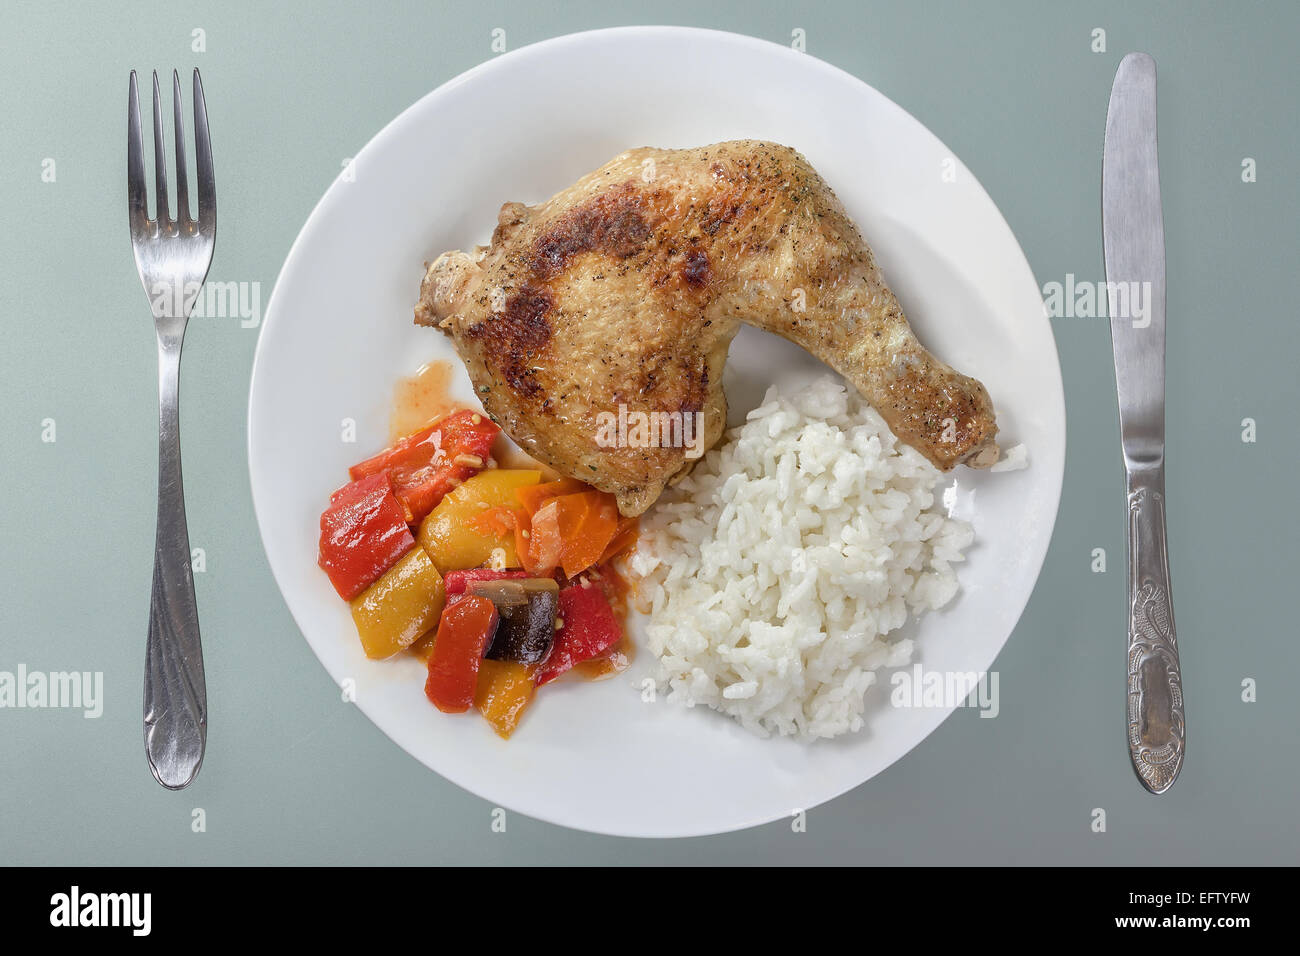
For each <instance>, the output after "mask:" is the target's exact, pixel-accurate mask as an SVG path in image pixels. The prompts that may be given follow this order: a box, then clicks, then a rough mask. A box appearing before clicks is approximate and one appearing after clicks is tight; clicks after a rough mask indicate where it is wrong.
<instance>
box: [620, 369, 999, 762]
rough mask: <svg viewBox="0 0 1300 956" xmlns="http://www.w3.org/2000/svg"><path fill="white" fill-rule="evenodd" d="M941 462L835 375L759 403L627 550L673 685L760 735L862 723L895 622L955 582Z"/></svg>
mask: <svg viewBox="0 0 1300 956" xmlns="http://www.w3.org/2000/svg"><path fill="white" fill-rule="evenodd" d="M941 477H942V476H941V473H940V472H939V471H938V470H937V469H936V468H935V467H934V466H933V465H931V464H930V463H929V462H928V461H926V460H925V458H923V457H922V456H921V455H920V454H919V453H918V452H916V451H914V450H913V449H911V448H909V447H907V446H906V445H903V444H902V443H901V442H898V441H897V440H896V439H895V438H894V436H893V434H892V433H891V432H890V430H889V428H888V426H887V425H885V423H884V421H883V420H882V419H881V418H880V416H879V415H878V414H876V412H875V411H874V410H873V409H872V408H871V407H870V406H869V405H868V404H867V403H866V402H865V401H863V400H862V399H861V398H860V397H859V396H858V395H857V393H856V391H854V392H853V393H852V394H848V393H846V391H845V389H844V386H843V385H842V384H841V382H840V380H839V379H838V378H834V377H830V376H827V377H826V378H824V379H821V380H819V381H818V382H816V383H814V384H813V385H811V386H809V387H807V388H805V389H802V390H799V391H795V392H791V393H786V394H780V393H778V391H777V389H775V388H772V389H769V390H768V393H767V396H766V398H765V399H764V402H763V405H762V406H761V407H759V408H756V409H755V410H754V411H753V412H751V413H750V414H749V417H748V419H747V421H746V423H745V424H744V425H743V426H741V427H740V428H737V429H733V430H732V431H731V432H729V433H728V434H727V436H726V440H725V443H724V444H723V445H721V446H720V447H719V448H716V449H714V450H713V451H711V452H709V453H708V455H706V456H705V457H704V459H703V460H702V461H700V462H699V463H698V464H697V465H696V467H695V469H694V471H693V472H692V473H691V474H690V475H689V476H688V477H687V478H686V479H685V480H683V481H682V482H681V483H680V484H679V485H678V486H677V488H676V489H674V490H673V491H672V492H670V493H669V494H668V495H666V496H665V497H664V498H663V499H661V501H660V502H659V504H658V505H656V507H655V508H654V509H652V511H651V513H650V514H649V515H647V516H646V517H645V518H644V519H643V522H642V534H641V540H640V544H639V545H638V547H637V550H636V552H635V553H634V554H633V555H632V557H631V559H630V561H629V568H630V570H631V572H632V573H633V575H634V576H635V577H637V578H639V579H641V586H640V589H639V590H640V593H641V595H642V598H643V600H645V599H649V600H650V602H651V606H650V623H649V625H648V628H647V637H648V641H647V643H648V646H649V650H650V652H651V653H653V654H654V655H655V656H656V657H657V658H658V663H657V670H658V673H657V676H656V679H657V681H658V683H659V687H660V689H661V691H662V689H663V688H664V687H665V685H666V686H667V687H668V691H667V697H668V699H669V700H670V701H673V702H676V703H680V704H685V705H687V706H691V707H693V706H695V705H696V704H704V705H707V706H709V707H712V708H714V709H715V710H719V711H721V712H722V713H724V714H727V715H729V716H731V717H734V718H735V719H736V720H738V721H740V723H741V724H743V725H744V726H745V727H746V728H748V729H749V730H751V731H753V732H754V733H756V734H759V735H761V736H768V735H769V734H773V733H776V734H794V735H800V736H804V737H834V736H837V735H839V734H843V733H847V732H849V731H856V730H859V729H860V728H861V727H862V725H863V720H862V713H863V697H864V695H865V694H866V692H867V689H868V688H870V687H871V686H872V685H873V684H874V683H876V679H877V672H878V671H879V670H880V669H881V668H888V667H898V666H901V665H903V664H906V663H907V662H908V661H909V660H910V659H911V656H912V642H911V641H910V640H906V639H903V640H896V641H890V640H888V639H886V635H888V634H890V633H891V632H892V631H895V630H897V629H898V628H899V627H901V626H902V625H903V623H904V622H905V621H906V620H907V619H908V615H909V612H910V613H912V614H920V613H922V612H924V611H926V610H932V609H937V608H940V607H943V606H944V605H945V604H947V603H948V602H949V601H951V600H952V598H953V596H954V595H955V594H956V593H957V576H956V574H954V573H953V571H952V569H951V567H950V565H951V564H952V563H953V562H956V561H961V560H962V551H963V549H965V548H966V547H967V546H968V545H970V543H971V541H972V539H973V537H974V534H973V532H972V529H971V526H970V525H969V524H967V523H966V522H964V521H959V520H955V519H952V518H949V517H947V515H946V514H945V513H944V512H943V511H942V510H941V508H939V507H937V506H936V497H935V487H936V485H937V484H938V483H939V482H940V480H941Z"/></svg>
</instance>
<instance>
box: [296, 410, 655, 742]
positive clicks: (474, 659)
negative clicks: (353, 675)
mask: <svg viewBox="0 0 1300 956" xmlns="http://www.w3.org/2000/svg"><path fill="white" fill-rule="evenodd" d="M497 433H498V430H497V427H496V426H495V425H493V424H491V423H490V422H488V421H486V420H485V419H484V417H483V416H482V415H480V414H478V413H475V412H472V411H470V410H467V409H466V410H461V411H457V412H453V413H452V414H450V415H447V416H445V417H444V418H442V419H441V420H439V421H437V422H434V423H433V424H432V425H430V426H428V427H427V428H424V429H422V430H421V431H419V432H416V433H415V434H413V435H410V436H408V437H407V438H404V439H402V440H401V441H399V442H397V443H395V444H394V445H393V446H392V447H391V448H388V449H385V450H384V451H383V452H381V453H380V454H378V455H375V456H374V457H373V458H369V459H367V460H366V461H363V462H361V463H359V464H357V465H354V466H353V467H352V469H351V470H350V476H351V478H352V479H353V480H352V481H351V482H350V483H349V484H347V485H345V486H344V487H342V488H340V489H339V490H338V491H336V492H335V493H334V494H333V495H332V496H331V497H330V503H329V506H328V507H327V508H326V509H325V511H324V513H322V515H321V521H320V527H321V536H320V558H319V563H320V566H321V568H323V569H324V570H325V572H326V573H327V574H328V575H329V578H330V581H331V583H333V585H334V587H335V590H337V591H338V593H339V595H340V596H342V597H343V598H345V599H346V600H348V601H350V602H351V605H352V618H353V621H354V623H355V624H356V628H357V634H358V636H359V637H360V638H361V646H362V649H363V650H364V651H365V653H366V656H367V657H371V658H376V659H378V658H386V657H391V656H392V655H394V654H396V653H398V652H399V651H401V650H403V649H408V650H410V651H411V652H412V653H414V654H416V655H418V656H419V657H420V658H421V659H423V660H424V661H425V662H426V665H427V677H426V680H425V694H426V696H427V697H428V698H429V700H430V702H431V703H433V705H434V706H435V707H437V708H438V709H439V710H441V711H443V712H445V713H463V712H465V711H467V710H469V709H470V708H474V709H476V710H478V711H479V712H480V713H481V714H482V715H483V716H484V718H485V719H486V720H487V721H488V723H489V724H490V725H491V726H492V728H493V729H494V730H495V731H496V732H497V733H498V734H499V735H500V736H502V737H509V736H510V734H511V733H512V732H513V731H514V729H515V727H516V726H517V725H518V722H519V719H520V717H521V715H522V714H523V713H524V711H525V709H526V708H527V707H528V705H529V703H530V702H531V701H532V699H533V696H534V693H535V691H536V689H537V688H538V687H540V686H542V685H543V684H546V683H549V682H551V681H553V680H555V679H556V678H558V677H559V676H561V675H562V674H564V673H566V672H568V671H569V670H571V669H573V668H574V667H575V665H577V664H579V663H581V662H583V661H590V660H595V661H596V663H597V666H600V667H602V669H603V670H604V671H605V672H607V673H617V671H618V670H619V669H620V668H621V667H623V666H625V665H626V658H625V656H624V655H622V654H620V653H617V652H616V651H615V646H616V645H617V644H618V642H619V640H620V639H621V637H622V633H623V631H622V626H621V624H620V623H619V621H618V618H617V616H616V615H615V613H614V611H613V609H612V607H611V605H610V600H609V598H608V597H607V595H606V592H605V589H604V588H605V585H606V584H607V583H608V582H609V581H611V580H614V581H616V580H617V578H616V576H615V575H614V574H613V572H612V569H611V568H610V566H609V564H608V562H609V561H610V560H611V559H612V558H613V557H615V556H616V555H618V554H620V553H622V552H623V551H624V550H626V549H627V548H629V547H631V546H632V545H633V544H634V543H635V541H636V533H637V532H636V519H635V518H627V519H625V518H620V517H619V515H618V509H617V506H616V504H615V501H614V499H613V496H612V495H608V494H605V493H604V492H599V491H596V490H594V489H592V488H590V487H589V486H587V485H584V484H582V483H581V482H578V481H574V480H573V479H568V478H566V479H564V480H562V481H551V482H545V483H543V482H542V480H541V478H542V472H541V471H540V470H535V469H503V468H497V467H496V466H495V463H494V462H493V461H492V459H491V457H490V447H491V442H492V439H493V438H494V437H495V436H496V434H497ZM595 582H599V583H595ZM611 593H612V592H611ZM620 601H621V598H620ZM583 669H584V670H589V668H583Z"/></svg>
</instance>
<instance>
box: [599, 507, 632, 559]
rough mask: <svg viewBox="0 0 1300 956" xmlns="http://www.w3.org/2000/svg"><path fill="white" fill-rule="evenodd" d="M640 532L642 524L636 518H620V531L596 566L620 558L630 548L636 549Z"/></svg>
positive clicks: (616, 532) (611, 540) (606, 547)
mask: <svg viewBox="0 0 1300 956" xmlns="http://www.w3.org/2000/svg"><path fill="white" fill-rule="evenodd" d="M639 532H640V522H639V521H638V520H637V519H636V518H620V519H619V522H618V530H616V531H615V532H614V537H613V538H611V539H610V542H609V544H607V545H606V546H605V550H604V551H603V552H602V553H601V555H600V558H599V560H597V561H596V564H604V563H605V562H606V561H608V560H609V559H610V558H615V557H618V556H619V555H620V554H622V553H623V552H624V551H626V550H628V549H629V548H632V547H635V546H636V542H637V537H638V535H639Z"/></svg>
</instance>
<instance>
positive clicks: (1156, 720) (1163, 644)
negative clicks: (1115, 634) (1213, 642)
mask: <svg viewBox="0 0 1300 956" xmlns="http://www.w3.org/2000/svg"><path fill="white" fill-rule="evenodd" d="M1101 192H1102V242H1103V247H1104V254H1105V260H1106V294H1107V305H1108V309H1109V313H1110V330H1111V344H1112V347H1113V350H1114V353H1115V386H1116V391H1117V393H1118V397H1119V421H1120V439H1121V449H1122V451H1123V458H1124V474H1125V490H1126V494H1127V502H1128V528H1127V584H1128V695H1127V700H1128V704H1127V725H1128V743H1129V757H1130V759H1131V761H1132V764H1133V769H1134V771H1136V773H1137V776H1138V779H1139V780H1141V782H1142V785H1143V786H1144V787H1146V788H1147V789H1148V790H1149V791H1151V792H1152V793H1164V792H1165V791H1166V790H1168V789H1169V788H1170V787H1171V786H1173V783H1174V781H1175V780H1176V779H1177V778H1178V773H1179V771H1180V770H1182V766H1183V754H1184V749H1185V744H1186V727H1185V717H1184V706H1183V684H1182V673H1181V667H1180V663H1179V654H1178V639H1177V633H1176V631H1175V628H1174V610H1173V597H1172V592H1171V589H1170V580H1169V553H1168V542H1167V537H1166V525H1165V237H1164V218H1163V213H1162V209H1161V204H1160V170H1159V160H1158V156H1157V151H1156V64H1155V60H1154V59H1152V58H1151V57H1150V56H1149V55H1147V54H1145V53H1130V54H1129V55H1128V56H1126V57H1124V59H1123V60H1121V61H1120V65H1119V69H1118V70H1117V71H1116V73H1115V83H1114V86H1113V87H1112V88H1111V94H1110V107H1109V109H1108V110H1107V113H1106V140H1105V148H1104V155H1103V158H1102V186H1101Z"/></svg>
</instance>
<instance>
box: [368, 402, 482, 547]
mask: <svg viewBox="0 0 1300 956" xmlns="http://www.w3.org/2000/svg"><path fill="white" fill-rule="evenodd" d="M475 419H477V421H475ZM499 431H500V429H499V428H497V426H496V425H494V424H492V422H490V421H489V420H488V419H487V418H486V417H485V416H483V415H480V414H479V413H478V412H474V411H471V410H470V409H462V410H461V411H458V412H452V413H451V414H450V415H448V416H446V417H445V418H441V419H439V420H438V421H436V422H434V423H433V424H432V425H430V426H429V427H428V428H425V429H422V430H421V431H418V432H416V433H415V434H414V435H408V436H407V437H406V438H403V439H402V440H401V441H399V442H398V443H397V444H395V445H393V446H392V447H391V448H386V449H384V450H383V451H382V452H380V453H379V454H378V455H375V457H373V458H368V459H366V460H365V461H363V462H360V463H359V464H356V465H353V466H352V468H351V469H349V472H348V473H349V474H350V475H351V476H352V478H353V479H354V480H355V479H358V478H366V477H369V476H370V475H377V474H380V473H381V472H387V473H388V474H389V475H390V476H391V477H392V481H393V491H394V493H395V494H396V495H397V497H398V498H399V499H400V500H401V501H402V503H403V504H405V505H406V507H407V510H409V511H410V513H411V517H410V518H409V520H410V522H411V523H412V524H418V523H419V522H420V521H421V520H422V519H423V518H424V516H425V515H427V514H428V513H429V512H430V511H432V510H433V509H434V507H435V506H436V505H437V504H438V502H439V501H441V500H442V498H443V496H444V495H445V494H447V492H449V491H451V490H452V489H453V488H455V487H456V486H457V485H459V484H460V483H461V482H463V481H465V480H466V479H467V478H471V477H473V476H474V475H476V474H477V473H478V472H479V471H481V470H482V469H483V464H484V463H486V462H487V460H488V456H489V455H490V454H491V452H492V441H493V439H495V438H496V436H497V433H498V432H499ZM474 459H477V460H478V462H479V464H477V465H475V464H473V460H474Z"/></svg>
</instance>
